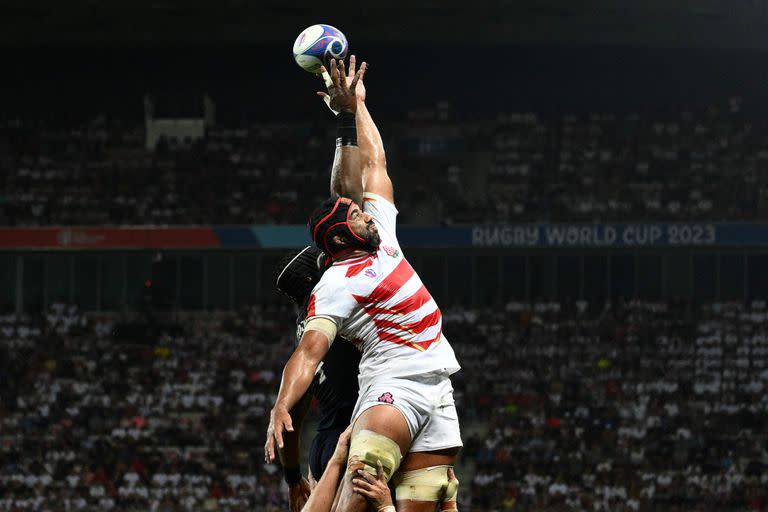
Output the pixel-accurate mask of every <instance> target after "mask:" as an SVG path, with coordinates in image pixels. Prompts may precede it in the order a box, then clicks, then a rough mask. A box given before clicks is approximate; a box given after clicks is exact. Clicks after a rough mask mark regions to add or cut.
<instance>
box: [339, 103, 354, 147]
mask: <svg viewBox="0 0 768 512" xmlns="http://www.w3.org/2000/svg"><path fill="white" fill-rule="evenodd" d="M340 146H357V124H356V123H355V112H349V111H348V110H342V111H341V112H339V115H338V116H336V147H340Z"/></svg>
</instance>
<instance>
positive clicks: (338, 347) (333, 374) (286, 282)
mask: <svg viewBox="0 0 768 512" xmlns="http://www.w3.org/2000/svg"><path fill="white" fill-rule="evenodd" d="M324 259H325V255H324V254H323V253H322V252H320V250H319V249H317V248H316V247H314V246H309V247H305V248H304V249H302V250H300V251H298V252H292V253H290V254H287V255H286V256H285V257H284V258H283V259H282V260H281V262H280V263H279V264H278V266H277V268H276V271H275V274H276V279H275V284H276V286H277V289H278V290H280V291H281V292H283V293H284V294H285V295H287V296H288V297H289V298H290V299H291V300H292V301H293V302H294V304H296V306H297V310H298V314H297V317H296V325H297V327H296V335H297V336H296V342H295V345H298V342H299V340H300V339H301V335H302V333H303V331H304V318H305V316H306V313H307V301H308V300H309V294H310V292H311V291H312V288H314V286H315V284H317V282H318V281H319V280H320V276H321V275H322V273H323V270H324V265H323V260H324ZM295 345H294V346H295ZM359 364H360V351H359V350H357V348H356V347H355V346H354V345H353V344H352V343H348V342H347V341H346V340H343V339H341V338H337V339H336V340H335V341H334V342H333V344H332V345H331V348H330V349H329V350H328V354H327V355H326V356H325V358H324V359H323V361H322V362H321V363H320V365H319V366H318V368H317V371H316V373H315V377H314V380H313V381H312V384H311V385H310V388H309V390H308V391H307V394H306V395H305V396H304V398H303V399H302V400H301V401H300V403H299V404H298V405H297V406H296V407H295V408H294V409H296V412H297V416H293V415H292V417H293V418H294V431H293V432H289V435H288V436H287V437H285V438H284V440H285V442H284V445H283V448H282V449H281V450H280V451H279V453H280V460H281V462H282V464H283V471H284V476H285V481H286V483H287V484H288V487H289V501H290V506H291V511H292V512H294V511H295V512H298V511H299V510H301V508H302V506H303V505H304V502H305V501H306V500H307V496H308V494H309V489H310V487H309V485H308V482H307V481H306V480H304V478H302V476H301V468H300V466H299V460H300V453H299V437H300V435H301V423H302V420H303V417H304V415H305V413H306V410H307V407H308V406H309V402H310V400H311V398H312V397H315V398H316V399H317V401H318V412H319V421H318V426H317V433H316V434H315V437H314V439H313V440H312V446H311V448H310V450H309V468H310V475H311V476H312V478H313V479H317V480H320V477H321V476H322V474H323V471H324V470H325V467H326V465H327V464H328V461H329V460H330V458H331V456H332V455H333V452H334V450H335V449H336V444H337V443H338V440H339V436H340V435H341V433H342V432H344V430H345V429H346V428H347V427H348V426H349V422H350V419H351V417H352V410H353V409H354V407H355V402H356V401H357V392H358V383H357V373H358V366H359Z"/></svg>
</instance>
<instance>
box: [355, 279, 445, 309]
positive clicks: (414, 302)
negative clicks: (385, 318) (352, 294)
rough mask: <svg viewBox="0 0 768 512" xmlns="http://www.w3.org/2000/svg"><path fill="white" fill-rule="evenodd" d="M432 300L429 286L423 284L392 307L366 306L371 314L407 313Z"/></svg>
mask: <svg viewBox="0 0 768 512" xmlns="http://www.w3.org/2000/svg"><path fill="white" fill-rule="evenodd" d="M430 300H432V296H431V295H430V294H429V292H428V291H427V287H426V286H424V285H423V284H422V285H421V288H419V289H418V290H416V293H414V294H413V295H411V296H410V297H407V298H405V299H403V300H401V301H400V302H398V303H397V304H395V305H394V306H392V307H391V308H377V307H374V306H365V312H366V313H368V314H369V315H379V314H384V315H405V314H406V313H412V312H414V311H416V310H417V309H419V308H420V307H421V306H423V305H424V304H426V303H427V302H429V301H430Z"/></svg>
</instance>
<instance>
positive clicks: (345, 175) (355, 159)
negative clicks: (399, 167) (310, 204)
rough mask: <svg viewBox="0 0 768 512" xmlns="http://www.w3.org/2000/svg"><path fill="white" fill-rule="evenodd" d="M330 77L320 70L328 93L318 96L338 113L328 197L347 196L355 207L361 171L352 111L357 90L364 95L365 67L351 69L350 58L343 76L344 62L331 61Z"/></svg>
mask: <svg viewBox="0 0 768 512" xmlns="http://www.w3.org/2000/svg"><path fill="white" fill-rule="evenodd" d="M330 68H331V70H330V74H329V73H328V72H327V71H326V69H325V67H321V68H320V69H321V72H322V75H323V76H324V77H325V80H326V81H327V84H326V85H327V87H328V93H327V94H326V93H324V92H318V95H320V96H322V97H324V98H328V101H329V106H330V107H331V109H332V110H334V111H337V112H338V116H337V120H336V121H337V125H338V134H337V135H338V136H337V138H336V152H335V154H334V158H333V166H332V167H331V195H337V196H342V197H349V198H351V199H352V200H353V201H355V202H356V203H358V204H359V205H362V204H363V169H362V167H361V164H360V150H359V148H358V145H357V144H358V143H357V124H356V120H355V117H356V111H357V108H358V102H357V100H356V98H357V96H358V92H357V89H358V87H359V88H361V89H362V91H363V94H364V91H365V89H364V86H363V84H362V78H363V75H364V74H365V68H366V64H365V62H363V64H362V66H360V70H359V71H356V70H355V57H354V55H353V56H352V57H350V62H349V74H346V73H345V66H344V61H343V60H339V61H336V60H334V59H331V62H330Z"/></svg>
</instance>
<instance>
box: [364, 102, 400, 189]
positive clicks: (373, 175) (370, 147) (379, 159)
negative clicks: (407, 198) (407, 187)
mask: <svg viewBox="0 0 768 512" xmlns="http://www.w3.org/2000/svg"><path fill="white" fill-rule="evenodd" d="M356 125H357V141H358V145H359V146H360V164H361V165H362V174H363V176H362V178H363V180H362V186H363V191H364V192H371V193H373V194H376V195H379V196H381V197H383V198H384V199H386V200H387V201H389V202H391V203H393V204H394V202H395V198H394V191H393V188H392V180H391V179H390V178H389V174H388V173H387V156H386V154H385V152H384V141H382V140H381V134H380V133H379V129H378V128H377V127H376V123H374V122H373V118H372V117H371V113H370V112H369V111H368V107H367V106H366V105H365V102H364V101H358V105H357V118H356Z"/></svg>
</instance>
